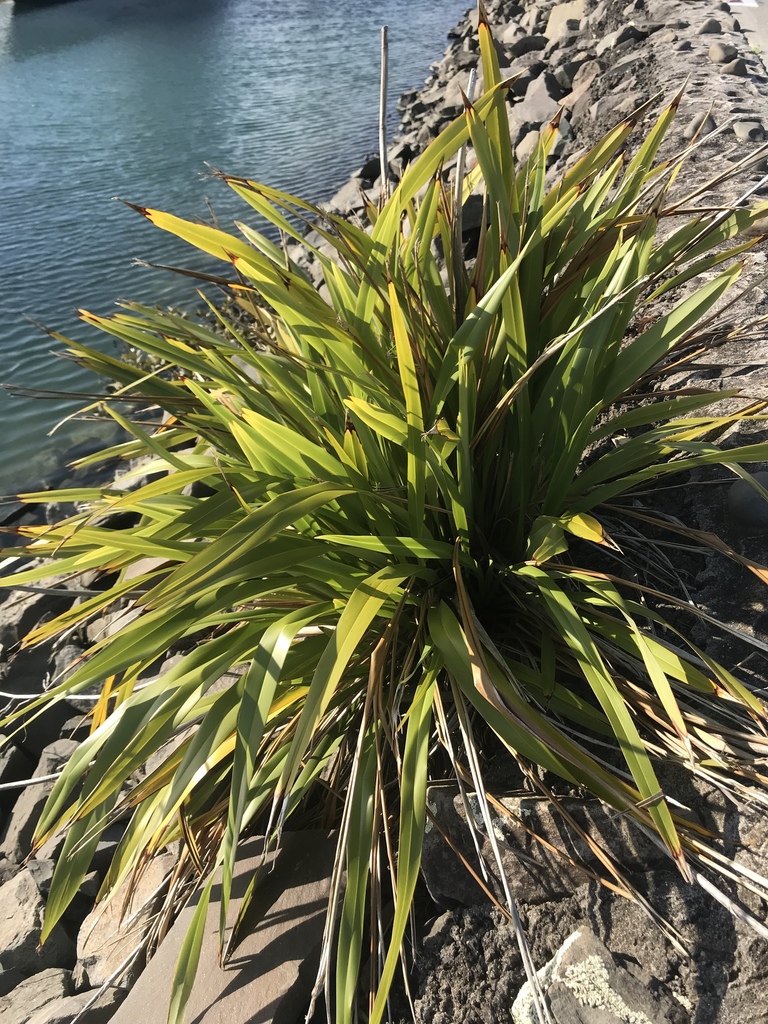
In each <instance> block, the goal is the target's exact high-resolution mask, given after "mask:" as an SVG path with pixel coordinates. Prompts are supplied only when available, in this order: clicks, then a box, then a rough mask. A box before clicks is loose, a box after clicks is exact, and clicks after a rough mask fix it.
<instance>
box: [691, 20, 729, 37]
mask: <svg viewBox="0 0 768 1024" xmlns="http://www.w3.org/2000/svg"><path fill="white" fill-rule="evenodd" d="M722 31H723V26H722V25H721V24H720V22H719V21H718V20H717V18H707V19H706V20H705V21H703V22H702V23H701V25H699V27H698V28H697V29H696V35H697V36H707V35H719V34H720V32H722Z"/></svg>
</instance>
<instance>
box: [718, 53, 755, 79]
mask: <svg viewBox="0 0 768 1024" xmlns="http://www.w3.org/2000/svg"><path fill="white" fill-rule="evenodd" d="M720 70H721V71H722V73H723V74H724V75H738V77H739V78H746V77H747V74H748V73H749V72H748V68H747V63H746V61H745V60H744V59H743V58H742V57H737V58H736V60H732V61H731V63H730V64H723V65H722V66H721V68H720Z"/></svg>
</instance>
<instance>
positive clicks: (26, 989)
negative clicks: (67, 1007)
mask: <svg viewBox="0 0 768 1024" xmlns="http://www.w3.org/2000/svg"><path fill="white" fill-rule="evenodd" d="M71 994H72V974H71V972H70V971H64V970H62V969H61V968H59V967H51V968H49V969H48V970H47V971H40V973H39V974H34V975H33V976H32V977H31V978H27V979H26V980H25V981H22V982H21V984H19V985H17V986H16V988H14V989H13V990H12V991H11V992H9V993H8V995H7V996H6V997H5V998H4V999H3V1001H2V1003H1V1004H0V1024H27V1021H28V1020H29V1018H30V1017H31V1016H32V1015H33V1014H34V1013H35V1012H36V1011H37V1010H40V1009H42V1007H43V1006H46V1005H47V1004H48V1003H52V1002H53V1000H54V999H64V998H65V997H66V996H69V995H71Z"/></svg>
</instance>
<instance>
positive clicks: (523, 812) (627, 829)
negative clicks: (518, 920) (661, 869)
mask: <svg viewBox="0 0 768 1024" xmlns="http://www.w3.org/2000/svg"><path fill="white" fill-rule="evenodd" d="M469 799H470V808H471V809H472V813H473V816H474V817H475V821H476V823H477V822H479V821H480V818H479V808H478V805H477V801H476V798H475V797H474V795H470V798H469ZM427 802H428V806H429V808H430V811H431V812H432V814H433V815H434V816H435V819H436V820H437V822H438V823H439V825H440V828H441V829H442V830H443V831H444V832H445V833H446V834H447V836H448V837H449V839H450V841H451V843H452V844H453V846H454V848H455V849H456V850H458V851H460V852H461V853H462V854H463V856H464V857H465V858H466V859H467V860H468V861H469V863H470V864H472V865H473V866H475V868H477V854H476V852H475V848H474V844H473V841H472V836H471V833H470V830H469V826H468V823H467V817H466V814H465V810H464V805H463V802H462V799H461V796H460V795H459V794H458V792H457V790H456V788H455V787H454V786H451V785H434V786H430V787H429V789H428V791H427ZM561 802H562V804H563V806H564V808H565V810H566V811H567V812H568V813H569V814H570V815H571V816H572V817H573V818H574V820H575V821H576V822H577V823H578V825H579V826H581V828H583V829H584V831H585V832H586V833H587V834H588V835H589V836H591V837H592V839H594V840H597V841H598V842H599V843H601V844H602V845H603V846H604V847H605V848H606V849H608V850H610V851H612V852H613V854H614V856H615V857H616V859H617V860H618V862H619V863H621V864H625V865H628V864H635V865H637V867H638V868H640V867H643V868H645V869H647V868H648V867H649V866H656V865H662V864H664V865H665V864H667V863H668V858H667V856H666V854H664V853H663V852H662V851H661V850H660V849H659V848H658V847H657V846H656V845H655V844H654V843H653V842H652V841H651V840H650V839H648V838H646V837H645V836H644V835H643V834H642V833H641V832H640V831H639V830H637V829H635V828H634V827H633V826H632V825H631V824H630V823H629V822H628V821H627V819H626V818H624V817H616V816H611V815H610V814H609V813H608V811H606V810H605V808H604V807H603V806H602V805H601V804H600V803H599V802H598V801H596V800H579V799H575V798H565V799H563V800H562V801H561ZM502 803H503V805H504V806H505V807H506V808H507V810H508V811H509V812H510V816H509V817H507V816H496V815H494V818H493V822H494V830H495V832H496V836H497V839H501V840H502V842H501V843H500V853H501V859H502V864H503V865H504V870H505V872H506V874H507V878H508V881H509V885H510V889H511V891H512V892H514V893H515V898H516V899H518V900H520V901H521V902H523V903H526V904H530V905H536V904H539V903H544V902H546V901H548V900H553V899H557V898H559V897H562V896H565V895H567V894H568V893H571V892H573V890H574V888H575V887H576V886H578V885H580V884H581V883H582V882H583V881H584V878H585V875H584V872H583V871H581V870H580V869H579V868H577V867H574V866H573V865H572V864H570V863H568V861H566V860H564V859H563V858H562V857H560V856H558V855H557V854H555V853H553V852H551V851H550V850H549V849H547V847H546V846H544V845H542V843H540V842H539V841H537V840H536V839H534V838H533V836H532V835H531V834H530V833H529V832H528V831H527V829H530V830H531V831H532V832H535V833H536V834H537V835H539V836H541V837H542V838H543V839H544V840H545V841H546V842H548V843H550V844H551V845H552V846H553V847H555V848H556V849H559V850H565V851H566V852H567V854H568V856H569V857H571V858H572V859H573V860H574V861H576V863H577V864H584V865H585V866H586V867H588V868H592V869H597V868H599V862H598V861H597V859H596V858H595V856H594V854H593V853H592V851H591V850H590V848H589V846H588V845H587V844H586V843H585V842H584V841H583V840H582V839H580V838H579V836H578V835H577V834H576V833H574V832H572V831H571V829H570V828H569V827H568V826H567V825H566V823H565V821H564V820H563V819H562V818H561V817H560V816H559V815H558V814H557V813H556V812H555V811H553V810H551V809H550V807H549V805H548V804H547V802H546V801H544V800H541V799H538V798H535V797H514V798H513V797H505V798H503V799H502ZM523 823H524V824H523ZM479 841H480V852H481V854H482V856H483V859H484V861H485V864H486V866H487V868H488V871H489V875H490V883H489V884H490V888H491V889H492V890H494V891H495V892H497V894H501V893H502V891H503V890H502V887H501V882H500V879H499V878H498V877H497V869H496V868H495V865H494V856H493V851H492V848H491V844H490V841H489V840H488V839H487V838H484V837H483V835H480V837H479ZM422 873H423V875H424V880H425V882H426V884H427V888H428V889H429V891H430V894H431V895H432V898H433V899H434V901H435V902H436V903H437V904H438V905H439V906H446V905H448V906H454V905H455V904H456V903H462V904H464V905H465V906H471V905H472V904H473V903H482V902H484V900H485V898H486V897H485V896H484V894H483V893H482V891H481V889H480V888H479V886H478V885H477V883H476V882H475V881H474V880H473V879H472V878H471V876H470V875H469V873H468V872H467V870H466V868H465V867H464V865H463V864H462V863H461V861H460V860H459V858H458V857H457V856H456V854H455V853H454V852H453V850H452V849H451V848H450V847H449V846H448V844H447V843H446V842H445V840H444V839H443V837H442V835H441V834H440V832H439V831H438V829H436V828H432V827H427V829H426V830H425V835H424V850H423V854H422Z"/></svg>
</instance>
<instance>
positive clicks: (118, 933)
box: [74, 853, 176, 988]
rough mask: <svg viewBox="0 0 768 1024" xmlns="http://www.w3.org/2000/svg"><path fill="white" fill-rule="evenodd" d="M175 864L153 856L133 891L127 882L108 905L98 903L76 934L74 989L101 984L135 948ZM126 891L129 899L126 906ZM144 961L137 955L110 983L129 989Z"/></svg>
mask: <svg viewBox="0 0 768 1024" xmlns="http://www.w3.org/2000/svg"><path fill="white" fill-rule="evenodd" d="M175 863H176V858H175V857H174V856H173V855H172V854H170V853H164V854H160V856H159V857H155V858H154V859H153V860H152V861H151V862H150V863H149V865H148V866H147V869H146V870H145V871H144V873H143V874H142V875H141V877H140V878H139V880H138V882H137V883H136V885H135V886H134V887H133V889H131V882H130V879H127V880H126V881H125V882H124V883H123V885H122V886H121V887H120V888H119V889H118V890H117V892H116V893H115V894H114V895H113V897H112V899H111V900H110V901H109V903H107V904H98V905H97V906H96V907H94V909H93V910H92V911H91V913H90V914H89V915H88V917H86V919H85V921H83V924H82V927H81V928H80V931H79V932H78V935H77V964H76V966H75V972H74V977H75V984H76V986H77V987H78V988H98V987H99V986H100V985H103V984H104V983H105V982H106V981H107V979H108V978H111V977H112V975H113V974H114V972H115V971H116V970H117V969H118V967H119V966H120V965H121V964H122V963H123V961H124V960H125V959H126V958H127V957H128V956H129V955H130V953H131V951H132V950H133V949H135V947H136V946H137V945H138V943H139V942H140V940H141V939H142V937H143V936H144V934H145V932H146V929H147V928H148V926H149V924H150V922H151V919H152V917H153V916H154V914H155V913H156V912H157V910H158V908H159V906H160V902H161V900H162V895H163V883H164V880H165V879H166V877H167V876H168V874H169V873H170V872H171V871H172V869H173V866H174V864H175ZM129 892H130V900H128V902H127V903H126V898H127V896H128V894H129ZM144 962H145V961H144V958H143V955H140V956H139V957H138V958H137V960H136V961H135V962H134V963H133V964H132V965H131V966H130V967H128V968H127V969H126V970H125V972H124V973H123V974H122V975H121V976H120V977H119V978H116V979H115V980H113V981H112V982H111V984H113V985H115V986H118V987H120V988H130V986H131V985H132V984H133V982H134V981H135V980H136V978H137V977H138V975H139V973H140V972H141V970H142V969H143V967H144Z"/></svg>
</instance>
